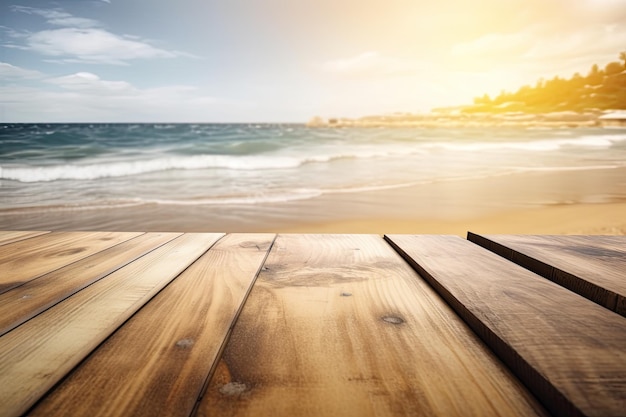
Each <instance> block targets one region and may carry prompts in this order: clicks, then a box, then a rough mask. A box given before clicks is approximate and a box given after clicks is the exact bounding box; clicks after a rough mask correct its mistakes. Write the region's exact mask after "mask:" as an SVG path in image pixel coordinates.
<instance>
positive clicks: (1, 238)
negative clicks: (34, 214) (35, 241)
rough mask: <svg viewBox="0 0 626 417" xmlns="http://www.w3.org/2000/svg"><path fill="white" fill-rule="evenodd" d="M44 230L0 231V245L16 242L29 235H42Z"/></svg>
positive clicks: (29, 236) (44, 232)
mask: <svg viewBox="0 0 626 417" xmlns="http://www.w3.org/2000/svg"><path fill="white" fill-rule="evenodd" d="M46 233H50V232H46V231H24V232H21V231H4V230H3V231H0V245H6V244H9V243H13V242H17V241H20V240H24V239H29V238H31V237H35V236H40V235H44V234H46Z"/></svg>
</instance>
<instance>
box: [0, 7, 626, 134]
mask: <svg viewBox="0 0 626 417" xmlns="http://www.w3.org/2000/svg"><path fill="white" fill-rule="evenodd" d="M625 50H626V0H576V1H571V0H567V1H565V0H475V1H468V0H437V1H433V0H428V1H425V0H220V1H214V0H176V1H172V0H58V1H40V0H21V1H20V0H0V122H192V123H193V122H228V123H230V122H306V121H307V120H309V119H310V118H311V117H313V116H316V115H319V116H322V117H360V116H366V115H374V114H385V113H392V112H411V113H416V112H426V111H429V110H430V109H432V108H434V107H440V106H454V105H461V104H469V103H471V102H472V99H473V97H476V96H481V95H483V94H485V93H488V94H491V95H497V94H498V93H499V92H500V91H501V90H509V91H514V90H517V88H519V87H521V86H522V85H524V84H533V85H534V84H535V82H536V81H537V80H538V79H539V78H542V77H543V78H546V79H547V78H552V77H554V76H555V75H559V76H562V77H569V76H571V75H572V74H573V73H574V72H580V73H581V74H583V75H584V74H586V73H587V72H588V71H589V68H590V67H591V65H592V64H594V63H598V64H599V65H600V66H604V65H606V63H608V62H610V61H617V60H618V55H619V52H620V51H625Z"/></svg>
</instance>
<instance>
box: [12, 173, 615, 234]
mask: <svg viewBox="0 0 626 417" xmlns="http://www.w3.org/2000/svg"><path fill="white" fill-rule="evenodd" d="M0 229H1V230H118V231H184V232H217V231H219V232H280V233H377V234H384V233H423V234H456V235H460V236H465V235H466V234H467V231H474V232H478V233H516V234H518V233H519V234H613V235H615V234H618V235H619V234H626V168H618V169H602V170H585V171H571V172H567V171H565V172H563V171H558V172H552V171H548V172H533V173H524V174H515V175H505V176H500V177H490V178H484V179H480V178H478V179H473V180H463V181H445V182H438V183H437V182H435V183H428V184H421V185H415V186H411V187H403V188H395V189H389V190H378V191H372V192H358V193H337V194H326V195H323V196H320V197H317V198H312V199H307V200H300V201H292V202H285V203H276V204H258V205H208V206H203V205H190V206H187V205H166V204H142V205H136V206H129V207H113V208H104V207H90V208H80V209H72V208H63V209H53V210H50V209H47V210H43V209H26V210H21V209H20V210H3V211H0Z"/></svg>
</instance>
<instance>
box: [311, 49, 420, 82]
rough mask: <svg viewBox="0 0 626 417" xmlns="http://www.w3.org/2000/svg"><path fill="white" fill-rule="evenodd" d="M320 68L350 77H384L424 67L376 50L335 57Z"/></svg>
mask: <svg viewBox="0 0 626 417" xmlns="http://www.w3.org/2000/svg"><path fill="white" fill-rule="evenodd" d="M321 68H322V70H323V71H325V72H328V73H333V74H338V75H343V76H350V77H381V76H382V77H384V76H391V75H393V76H397V75H402V74H415V73H416V72H419V71H421V70H423V69H424V68H425V64H424V63H423V62H418V61H415V60H409V59H400V58H393V57H387V56H383V55H381V54H380V53H379V52H376V51H369V52H364V53H362V54H360V55H356V56H352V57H348V58H341V59H335V60H331V61H327V62H325V63H323V64H322V66H321Z"/></svg>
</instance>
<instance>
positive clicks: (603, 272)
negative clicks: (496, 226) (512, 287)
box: [467, 232, 626, 316]
mask: <svg viewBox="0 0 626 417" xmlns="http://www.w3.org/2000/svg"><path fill="white" fill-rule="evenodd" d="M467 238H468V239H469V240H470V241H472V242H474V243H477V244H479V245H481V246H483V247H485V248H487V249H489V250H491V251H493V252H495V253H498V254H499V255H501V256H504V257H505V258H507V259H509V260H511V261H513V262H515V263H516V264H518V265H521V266H523V267H524V268H526V269H529V270H531V271H533V272H535V273H537V274H539V275H541V276H543V277H545V278H548V279H549V280H552V281H554V282H556V283H557V284H559V285H561V286H563V287H565V288H568V289H570V290H571V291H574V292H575V293H577V294H580V295H582V296H583V297H585V298H588V299H589V300H591V301H594V302H596V303H598V304H600V305H601V306H604V307H606V308H608V309H609V310H613V311H615V312H616V313H618V314H621V315H622V316H626V236H532V235H483V236H481V235H477V234H475V233H471V232H469V233H468V234H467Z"/></svg>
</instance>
